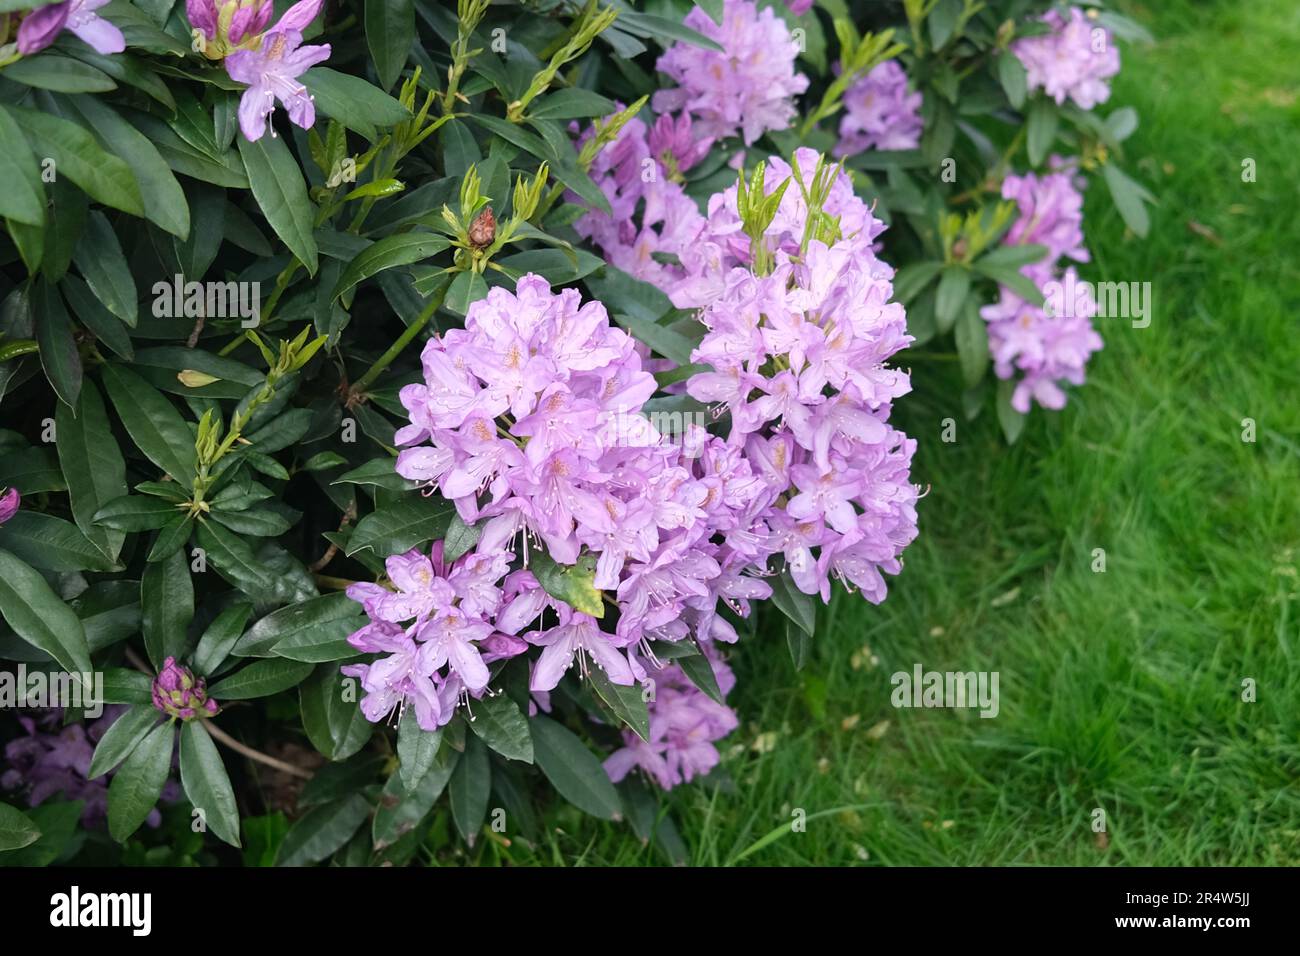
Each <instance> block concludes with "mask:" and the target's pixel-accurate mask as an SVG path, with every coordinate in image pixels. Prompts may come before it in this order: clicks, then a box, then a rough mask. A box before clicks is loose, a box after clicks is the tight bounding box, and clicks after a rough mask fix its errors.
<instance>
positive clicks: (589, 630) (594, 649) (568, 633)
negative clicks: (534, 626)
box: [527, 610, 636, 691]
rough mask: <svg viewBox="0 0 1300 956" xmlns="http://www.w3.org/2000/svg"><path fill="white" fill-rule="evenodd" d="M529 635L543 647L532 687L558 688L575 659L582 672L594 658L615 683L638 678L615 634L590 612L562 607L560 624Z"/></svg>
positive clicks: (531, 639)
mask: <svg viewBox="0 0 1300 956" xmlns="http://www.w3.org/2000/svg"><path fill="white" fill-rule="evenodd" d="M527 639H528V640H529V642H530V643H533V644H539V645H541V646H542V648H543V650H542V655H541V657H539V658H538V659H537V665H536V667H534V668H533V676H532V680H531V681H530V682H529V685H528V687H529V689H530V690H535V691H546V690H554V689H555V687H556V685H558V684H559V683H560V678H562V677H563V676H564V672H565V671H567V670H568V669H569V668H570V667H572V666H573V663H574V660H575V659H576V660H577V662H578V671H579V673H580V674H583V675H585V674H586V673H587V669H588V667H590V666H591V662H594V663H595V664H596V666H597V667H599V668H600V669H601V670H603V671H604V672H605V676H606V677H608V678H609V680H610V682H611V683H614V684H623V685H624V686H628V685H631V684H634V683H635V682H636V678H635V677H634V676H633V675H632V668H631V666H630V665H629V664H628V661H627V657H626V656H625V655H624V654H623V653H622V652H621V651H620V650H619V648H618V647H617V646H616V644H615V637H614V635H612V634H606V633H604V632H603V631H601V630H600V628H599V627H598V626H597V624H596V619H595V618H594V617H591V616H590V615H587V614H582V613H580V612H578V611H565V610H561V612H560V623H559V624H558V625H557V626H556V627H553V628H551V629H550V630H548V631H544V632H540V633H536V634H530V635H528V637H527Z"/></svg>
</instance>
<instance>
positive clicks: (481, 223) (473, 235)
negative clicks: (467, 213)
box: [469, 206, 497, 249]
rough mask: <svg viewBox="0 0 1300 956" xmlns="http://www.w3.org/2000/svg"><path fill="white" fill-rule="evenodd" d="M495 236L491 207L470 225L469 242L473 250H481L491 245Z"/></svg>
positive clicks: (495, 221)
mask: <svg viewBox="0 0 1300 956" xmlns="http://www.w3.org/2000/svg"><path fill="white" fill-rule="evenodd" d="M496 235H497V220H496V216H494V215H492V207H491V206H488V208H486V209H484V210H483V211H482V212H481V213H479V214H478V216H477V217H475V219H474V221H473V222H472V223H470V227H469V241H470V243H471V244H472V245H473V246H474V248H475V249H482V248H484V247H486V246H490V245H492V240H493V239H495V238H496Z"/></svg>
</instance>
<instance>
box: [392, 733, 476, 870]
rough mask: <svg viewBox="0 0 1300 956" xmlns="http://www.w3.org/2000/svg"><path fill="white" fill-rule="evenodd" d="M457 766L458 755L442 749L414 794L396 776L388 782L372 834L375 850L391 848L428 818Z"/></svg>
mask: <svg viewBox="0 0 1300 956" xmlns="http://www.w3.org/2000/svg"><path fill="white" fill-rule="evenodd" d="M459 763H460V754H458V753H456V751H454V750H452V749H451V748H450V747H445V748H443V751H442V752H441V753H440V754H439V755H438V758H437V759H436V760H434V762H433V766H432V767H430V768H429V771H428V772H427V773H426V774H425V775H424V776H423V777H421V778H420V780H419V782H418V783H417V784H416V786H415V788H414V789H413V790H410V791H408V790H407V789H406V786H405V784H403V783H402V780H401V778H400V777H399V776H398V775H397V774H393V775H392V776H390V777H389V778H388V781H387V782H386V783H385V784H384V791H383V793H382V794H380V797H379V806H378V807H376V808H375V822H374V826H373V828H372V831H371V835H372V838H373V840H374V844H375V849H376V850H381V849H383V848H384V847H386V846H390V845H392V844H393V843H395V842H396V841H397V840H398V839H400V838H401V837H402V836H403V835H404V834H406V833H409V832H411V831H412V830H414V829H415V828H416V827H417V826H418V825H419V823H420V821H421V820H423V819H424V818H425V817H426V816H428V815H429V811H430V810H432V809H433V805H434V803H436V802H437V800H438V797H440V796H441V795H442V791H443V790H445V789H446V788H447V782H448V781H449V780H450V779H451V777H452V774H453V772H454V771H455V770H456V767H457V766H458V765H459Z"/></svg>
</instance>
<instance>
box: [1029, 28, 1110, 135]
mask: <svg viewBox="0 0 1300 956" xmlns="http://www.w3.org/2000/svg"><path fill="white" fill-rule="evenodd" d="M1042 21H1043V22H1044V23H1046V24H1048V25H1049V26H1050V27H1051V28H1052V32H1051V33H1046V34H1043V35H1041V36H1031V37H1025V38H1024V39H1021V40H1016V41H1015V42H1014V43H1012V44H1011V52H1012V53H1014V54H1015V55H1016V58H1017V59H1019V60H1020V62H1021V63H1023V64H1024V66H1025V71H1026V72H1027V74H1028V77H1027V79H1028V84H1029V89H1031V90H1042V91H1043V92H1045V93H1046V94H1047V95H1048V96H1050V97H1051V98H1052V99H1054V100H1055V101H1056V102H1057V103H1058V104H1061V103H1064V102H1065V101H1066V99H1067V98H1069V99H1072V100H1073V101H1074V103H1075V105H1077V106H1078V107H1079V109H1083V110H1090V109H1092V108H1093V107H1094V106H1096V105H1098V104H1099V103H1104V102H1106V100H1107V99H1109V98H1110V85H1109V84H1108V83H1107V82H1106V80H1107V79H1109V78H1110V77H1112V76H1114V75H1115V74H1116V73H1118V72H1119V49H1118V48H1117V47H1116V46H1115V42H1114V37H1113V36H1111V34H1110V32H1109V31H1108V30H1106V29H1105V27H1102V26H1099V25H1098V24H1095V23H1090V22H1089V18H1088V16H1087V15H1085V14H1084V12H1083V11H1082V10H1080V9H1079V8H1078V7H1071V8H1070V10H1069V13H1068V14H1062V13H1061V12H1060V11H1059V10H1049V11H1048V12H1047V13H1045V14H1043V16H1042Z"/></svg>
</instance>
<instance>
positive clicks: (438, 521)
mask: <svg viewBox="0 0 1300 956" xmlns="http://www.w3.org/2000/svg"><path fill="white" fill-rule="evenodd" d="M453 511H455V506H454V505H452V504H450V503H449V502H446V501H443V500H441V499H437V500H435V499H433V498H425V497H424V496H422V495H415V496H412V497H407V498H403V499H402V500H400V501H398V502H396V503H394V504H392V505H389V506H387V507H384V508H380V509H379V510H378V511H374V512H372V513H371V514H368V515H366V516H365V517H364V518H362V519H361V520H360V521H358V522H357V527H356V530H355V531H353V532H352V537H351V538H349V539H348V547H347V553H348V554H349V555H353V554H356V553H357V552H359V551H364V550H365V549H367V548H370V549H372V550H373V551H374V552H375V554H377V555H380V556H385V557H386V556H387V555H390V554H401V553H402V552H404V551H409V550H410V549H411V548H414V547H416V546H417V545H421V544H424V543H425V542H426V541H432V540H434V539H437V538H441V537H442V536H443V534H444V533H445V532H446V530H447V525H448V524H449V523H450V521H451V515H452V512H453Z"/></svg>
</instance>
